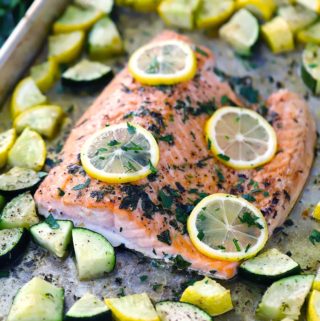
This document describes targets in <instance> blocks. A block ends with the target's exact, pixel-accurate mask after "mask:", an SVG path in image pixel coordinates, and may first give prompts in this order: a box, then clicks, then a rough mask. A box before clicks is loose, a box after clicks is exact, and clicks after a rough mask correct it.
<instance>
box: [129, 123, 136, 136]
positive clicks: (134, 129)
mask: <svg viewBox="0 0 320 321" xmlns="http://www.w3.org/2000/svg"><path fill="white" fill-rule="evenodd" d="M127 128H128V133H129V134H130V135H134V134H135V133H136V131H137V129H136V128H135V127H134V126H133V125H131V124H130V123H129V122H128V123H127Z"/></svg>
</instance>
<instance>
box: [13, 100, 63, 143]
mask: <svg viewBox="0 0 320 321" xmlns="http://www.w3.org/2000/svg"><path fill="white" fill-rule="evenodd" d="M62 117H63V110H62V108H61V107H60V106H55V105H43V106H38V107H33V108H30V109H28V110H26V111H25V112H23V113H22V114H20V115H19V116H18V117H17V118H16V119H15V120H14V123H13V126H14V127H15V128H16V130H17V132H18V133H21V132H22V131H23V130H24V129H25V128H27V127H29V128H30V129H32V130H34V131H36V132H37V133H39V134H41V135H43V136H45V137H47V138H52V137H53V136H54V134H55V133H56V131H57V128H58V126H59V124H60V122H61V120H62Z"/></svg>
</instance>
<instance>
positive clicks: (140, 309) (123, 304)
mask: <svg viewBox="0 0 320 321" xmlns="http://www.w3.org/2000/svg"><path fill="white" fill-rule="evenodd" d="M105 302H106V305H107V306H108V307H109V308H110V309H111V311H112V315H113V316H114V318H115V320H130V321H160V319H159V317H158V315H157V312H156V310H155V309H154V306H153V304H152V302H151V300H150V299H149V297H148V294H146V293H141V294H134V295H128V296H123V297H121V298H114V299H106V300H105ZM177 320H178V319H177ZM179 321H180V320H179ZM181 321H182V320H181Z"/></svg>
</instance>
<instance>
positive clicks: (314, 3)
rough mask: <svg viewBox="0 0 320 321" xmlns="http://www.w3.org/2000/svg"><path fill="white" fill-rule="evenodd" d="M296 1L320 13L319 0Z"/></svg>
mask: <svg viewBox="0 0 320 321" xmlns="http://www.w3.org/2000/svg"><path fill="white" fill-rule="evenodd" d="M296 1H297V3H300V4H301V5H303V6H305V7H306V8H309V9H311V10H313V11H315V12H317V13H320V0H296Z"/></svg>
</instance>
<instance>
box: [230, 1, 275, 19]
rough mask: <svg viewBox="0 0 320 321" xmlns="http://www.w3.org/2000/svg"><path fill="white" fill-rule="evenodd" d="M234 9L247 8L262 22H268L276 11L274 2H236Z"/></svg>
mask: <svg viewBox="0 0 320 321" xmlns="http://www.w3.org/2000/svg"><path fill="white" fill-rule="evenodd" d="M236 7H237V8H238V9H240V8H247V9H248V10H250V11H251V12H253V13H254V14H255V15H257V16H258V17H259V18H262V19H264V20H270V19H271V17H272V15H273V13H274V12H275V10H276V4H275V2H274V0H236Z"/></svg>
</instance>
